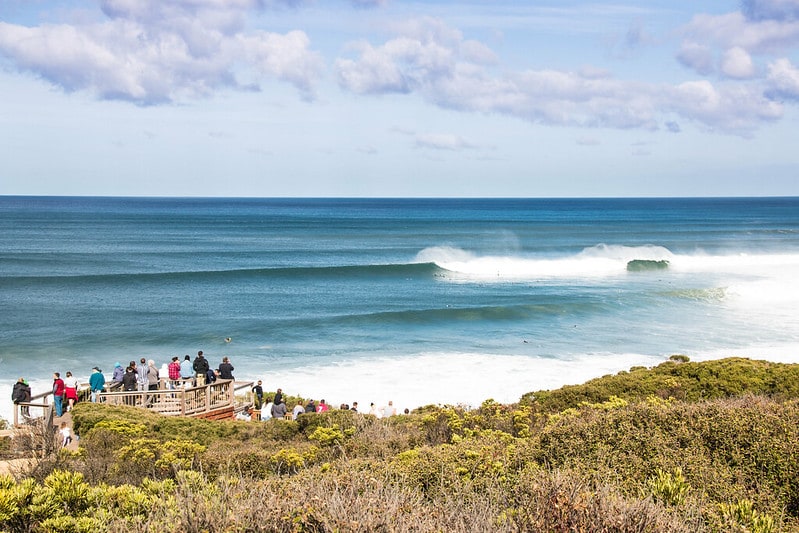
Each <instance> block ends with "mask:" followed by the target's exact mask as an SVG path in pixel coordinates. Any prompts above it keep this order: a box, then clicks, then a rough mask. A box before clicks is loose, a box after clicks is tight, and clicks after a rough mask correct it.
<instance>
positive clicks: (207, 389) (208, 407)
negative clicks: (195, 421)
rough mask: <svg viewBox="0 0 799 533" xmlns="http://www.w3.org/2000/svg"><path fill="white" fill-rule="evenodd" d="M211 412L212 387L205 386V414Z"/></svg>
mask: <svg viewBox="0 0 799 533" xmlns="http://www.w3.org/2000/svg"><path fill="white" fill-rule="evenodd" d="M210 410H211V385H209V384H207V383H206V384H205V412H206V413H207V412H208V411H210Z"/></svg>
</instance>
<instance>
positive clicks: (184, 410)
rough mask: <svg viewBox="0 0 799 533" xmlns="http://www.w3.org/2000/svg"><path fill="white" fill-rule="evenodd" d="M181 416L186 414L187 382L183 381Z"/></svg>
mask: <svg viewBox="0 0 799 533" xmlns="http://www.w3.org/2000/svg"><path fill="white" fill-rule="evenodd" d="M180 416H186V382H185V381H184V382H183V388H182V389H180Z"/></svg>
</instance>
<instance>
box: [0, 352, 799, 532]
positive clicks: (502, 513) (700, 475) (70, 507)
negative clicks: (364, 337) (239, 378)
mask: <svg viewBox="0 0 799 533" xmlns="http://www.w3.org/2000/svg"><path fill="white" fill-rule="evenodd" d="M287 400H288V402H287V403H288V404H289V405H293V403H292V402H295V401H297V400H300V399H298V398H288V399H287ZM72 414H73V420H74V425H75V431H76V433H77V434H78V435H80V441H79V442H80V446H79V450H78V451H77V452H70V451H66V450H61V451H59V452H58V453H53V454H50V455H48V456H46V457H42V458H38V459H37V460H36V461H35V462H34V464H33V465H32V466H31V467H30V468H28V469H27V470H26V471H25V472H19V473H17V475H16V476H11V475H5V476H0V530H2V531H9V532H12V531H13V532H31V531H35V532H96V531H119V532H144V531H158V532H198V533H199V532H206V531H208V532H212V531H225V532H248V531H277V532H301V531H302V532H306V531H309V532H333V531H386V532H388V531H420V532H423V531H454V532H459V531H463V532H465V531H470V532H471V531H563V532H567V531H591V532H594V531H600V532H603V531H607V532H611V531H616V532H627V531H631V532H661V531H662V532H680V531H685V532H689V531H690V532H695V531H711V532H721V531H725V532H726V531H734V532H735V531H738V532H758V533H768V532H777V531H793V530H798V529H799V476H797V473H799V365H788V364H776V363H769V362H765V361H753V360H749V359H743V358H733V359H724V360H719V361H709V362H701V363H694V362H690V361H688V359H687V358H686V357H683V356H673V357H672V358H671V360H669V361H668V362H665V363H663V364H661V365H659V366H657V367H654V368H650V369H648V368H632V369H630V371H626V372H621V373H619V374H616V375H612V376H605V377H602V378H598V379H595V380H592V381H589V382H587V383H585V384H583V385H579V386H569V387H563V388H561V389H557V390H552V391H538V392H533V393H529V394H526V395H525V396H524V397H523V398H521V399H520V401H519V402H518V403H517V404H513V405H504V404H499V403H497V402H494V401H492V400H486V401H485V402H484V403H483V404H482V405H481V406H480V407H479V408H475V409H465V408H462V407H458V406H426V407H423V408H420V409H417V410H415V411H414V412H412V413H411V414H409V415H400V416H394V417H390V418H384V419H377V418H375V417H373V416H369V415H361V414H357V413H353V412H350V411H338V410H333V411H329V412H328V413H324V414H304V415H301V416H300V417H299V419H298V420H297V421H285V420H271V421H268V422H242V421H229V422H209V421H203V420H196V419H188V418H167V417H162V416H159V415H156V414H152V413H148V412H143V411H142V410H138V409H135V408H126V407H109V406H104V405H95V404H79V405H77V406H76V408H75V409H74V410H73V412H72Z"/></svg>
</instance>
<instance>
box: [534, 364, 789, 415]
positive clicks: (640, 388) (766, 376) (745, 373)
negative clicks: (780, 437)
mask: <svg viewBox="0 0 799 533" xmlns="http://www.w3.org/2000/svg"><path fill="white" fill-rule="evenodd" d="M742 394H759V395H770V396H779V397H781V398H799V365H795V364H783V363H771V362H768V361H755V360H751V359H744V358H728V359H721V360H717V361H704V362H698V363H695V362H685V363H679V364H678V363H676V362H674V361H666V362H664V363H661V364H660V365H658V366H656V367H654V368H651V369H649V370H645V371H641V370H637V371H635V372H620V373H619V374H616V375H615V376H605V377H602V378H597V379H593V380H590V381H588V382H586V383H584V384H582V385H568V386H565V387H562V388H560V389H557V390H552V391H537V392H530V393H527V394H525V395H524V396H522V398H521V400H520V404H521V405H523V406H530V407H531V408H532V409H533V411H534V412H541V413H557V412H560V411H564V410H566V409H568V408H573V407H578V406H579V405H580V404H581V403H583V402H588V403H598V402H604V401H607V400H608V399H609V398H610V397H612V396H616V397H619V398H622V399H624V400H626V401H629V402H635V401H641V400H643V399H645V398H647V397H649V396H658V397H661V398H664V399H667V398H670V397H671V398H675V399H678V400H685V401H699V400H703V399H716V398H730V397H735V396H740V395H742Z"/></svg>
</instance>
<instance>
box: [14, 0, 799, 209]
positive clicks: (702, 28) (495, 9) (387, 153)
mask: <svg viewBox="0 0 799 533" xmlns="http://www.w3.org/2000/svg"><path fill="white" fill-rule="evenodd" d="M798 139H799V0H744V1H742V2H736V1H724V0H718V1H705V0H697V1H690V2H689V1H681V0H669V1H665V0H650V1H647V2H630V1H626V0H616V1H613V2H608V1H605V0H594V1H592V2H574V1H571V0H558V1H542V2H525V1H521V0H513V1H511V0H495V1H494V0H492V1H488V0H471V1H457V0H455V1H448V0H436V1H428V2H409V1H405V0H336V1H334V0H0V194H2V195H29V194H30V195H101V196H234V197H280V196H298V197H303V196H311V197H607V196H610V197H624V196H797V195H799V140H798Z"/></svg>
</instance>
